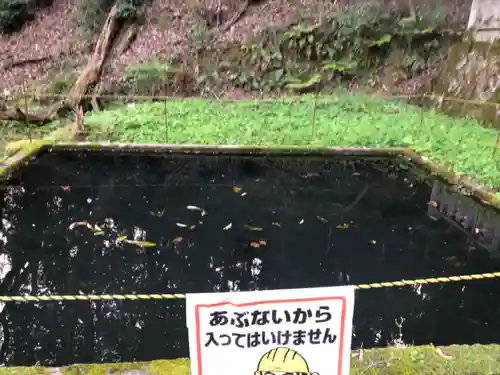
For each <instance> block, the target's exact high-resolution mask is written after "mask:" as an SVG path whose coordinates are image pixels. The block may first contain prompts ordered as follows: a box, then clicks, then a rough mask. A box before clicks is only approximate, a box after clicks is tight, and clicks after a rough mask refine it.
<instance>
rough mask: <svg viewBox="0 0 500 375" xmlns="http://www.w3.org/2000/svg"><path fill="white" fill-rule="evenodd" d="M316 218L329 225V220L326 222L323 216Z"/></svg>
mask: <svg viewBox="0 0 500 375" xmlns="http://www.w3.org/2000/svg"><path fill="white" fill-rule="evenodd" d="M316 218H317V219H318V220H319V221H321V222H322V223H328V220H326V219H325V218H324V217H321V216H316Z"/></svg>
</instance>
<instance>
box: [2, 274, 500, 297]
mask: <svg viewBox="0 0 500 375" xmlns="http://www.w3.org/2000/svg"><path fill="white" fill-rule="evenodd" d="M495 278H500V272H490V273H480V274H475V275H461V276H448V277H430V278H426V279H415V280H400V281H386V282H382V283H372V284H359V285H355V288H356V289H380V288H391V287H401V286H409V285H428V284H442V283H452V282H459V281H472V280H485V279H495ZM184 298H186V295H185V294H81V295H59V296H58V295H52V296H0V302H49V301H113V300H115V301H116V300H122V301H123V300H130V301H138V300H142V301H144V300H168V299H184Z"/></svg>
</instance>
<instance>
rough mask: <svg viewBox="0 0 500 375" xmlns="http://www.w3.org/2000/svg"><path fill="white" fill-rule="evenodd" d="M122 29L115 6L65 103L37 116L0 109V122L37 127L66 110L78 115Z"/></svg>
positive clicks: (58, 104) (59, 115)
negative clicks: (22, 123)
mask: <svg viewBox="0 0 500 375" xmlns="http://www.w3.org/2000/svg"><path fill="white" fill-rule="evenodd" d="M121 26H122V25H121V23H120V22H119V20H118V17H117V6H116V4H115V5H113V7H112V8H111V10H110V11H109V13H108V16H107V18H106V21H105V22H104V25H103V28H102V30H101V33H100V35H99V38H98V40H97V43H96V46H95V49H94V52H93V54H92V56H91V57H90V58H89V60H88V62H87V65H86V66H85V68H84V69H83V71H82V73H81V74H80V76H79V77H78V79H77V80H76V82H75V84H74V85H73V87H72V88H71V90H70V92H69V95H68V98H67V99H66V100H64V101H62V102H59V103H57V104H55V105H54V106H52V107H51V108H49V109H48V110H44V111H41V112H40V113H36V114H30V113H24V112H23V111H21V110H20V109H19V108H14V109H13V110H8V109H7V110H2V111H0V120H6V121H23V122H26V123H31V124H36V125H44V124H47V123H49V122H52V121H54V120H55V119H56V118H58V117H61V116H62V115H63V114H64V113H66V110H67V109H73V110H75V111H76V112H78V111H77V108H78V106H80V105H82V101H83V99H84V96H85V95H86V94H87V92H88V90H89V89H91V88H93V87H95V85H98V83H99V80H100V78H101V74H102V71H103V68H104V64H105V63H106V61H107V58H108V56H109V54H110V52H111V48H112V46H113V43H114V42H115V39H116V36H117V35H118V34H119V31H120V29H121Z"/></svg>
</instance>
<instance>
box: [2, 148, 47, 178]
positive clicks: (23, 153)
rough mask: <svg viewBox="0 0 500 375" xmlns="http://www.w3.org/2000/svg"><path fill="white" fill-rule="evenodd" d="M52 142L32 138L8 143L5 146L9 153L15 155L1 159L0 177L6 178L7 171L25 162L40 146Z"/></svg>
mask: <svg viewBox="0 0 500 375" xmlns="http://www.w3.org/2000/svg"><path fill="white" fill-rule="evenodd" d="M52 144H53V142H52V141H47V140H41V139H34V140H32V141H30V140H20V141H16V142H12V143H10V147H9V146H8V147H7V149H8V150H9V151H10V152H9V154H15V155H14V156H12V157H11V158H9V159H6V160H5V161H2V163H1V164H0V178H1V179H3V178H7V177H8V174H9V171H11V170H12V169H15V168H16V167H17V166H18V165H19V164H22V163H24V162H26V160H27V159H29V158H30V157H32V156H33V155H35V154H36V153H37V152H38V151H40V150H41V149H42V148H44V147H47V146H50V145H52Z"/></svg>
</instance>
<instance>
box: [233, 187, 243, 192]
mask: <svg viewBox="0 0 500 375" xmlns="http://www.w3.org/2000/svg"><path fill="white" fill-rule="evenodd" d="M233 191H234V192H235V193H239V192H240V191H241V188H240V187H238V186H233Z"/></svg>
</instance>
